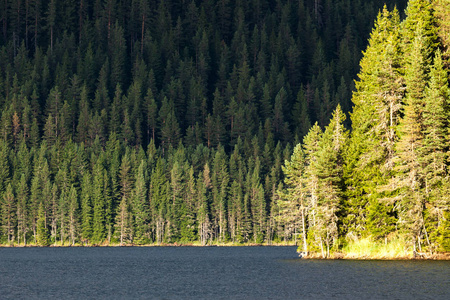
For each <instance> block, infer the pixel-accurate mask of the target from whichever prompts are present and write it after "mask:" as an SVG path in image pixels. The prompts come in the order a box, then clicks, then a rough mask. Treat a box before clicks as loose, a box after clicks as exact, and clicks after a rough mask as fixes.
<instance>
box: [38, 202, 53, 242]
mask: <svg viewBox="0 0 450 300" xmlns="http://www.w3.org/2000/svg"><path fill="white" fill-rule="evenodd" d="M37 215H38V219H37V226H36V227H37V229H36V243H37V245H39V246H48V245H49V244H50V240H49V237H48V228H47V225H46V224H47V222H46V217H45V209H44V204H43V203H42V202H41V203H39V210H38V214H37Z"/></svg>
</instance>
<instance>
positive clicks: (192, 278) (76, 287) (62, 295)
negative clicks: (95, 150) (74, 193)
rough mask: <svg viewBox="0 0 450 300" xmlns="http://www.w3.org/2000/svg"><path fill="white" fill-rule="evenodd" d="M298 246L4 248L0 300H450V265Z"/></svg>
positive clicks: (0, 252) (0, 260)
mask: <svg viewBox="0 0 450 300" xmlns="http://www.w3.org/2000/svg"><path fill="white" fill-rule="evenodd" d="M295 249H296V248H295V247H203V248H200V247H122V248H119V247H116V248H0V299H43V298H45V299H130V298H131V299H332V298H334V299H446V300H447V299H450V261H356V260H355V261H351V260H329V261H327V260H304V259H299V258H298V257H297V254H296V252H295Z"/></svg>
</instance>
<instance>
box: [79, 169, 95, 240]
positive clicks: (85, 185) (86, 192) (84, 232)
mask: <svg viewBox="0 0 450 300" xmlns="http://www.w3.org/2000/svg"><path fill="white" fill-rule="evenodd" d="M91 180H92V177H91V175H90V174H89V172H86V173H85V174H84V175H83V178H82V183H81V232H80V236H81V241H82V242H83V243H84V244H87V243H89V242H90V241H91V239H92V217H93V215H92V204H91V203H92V202H91V197H92V196H91V190H92V187H91V184H92V182H91Z"/></svg>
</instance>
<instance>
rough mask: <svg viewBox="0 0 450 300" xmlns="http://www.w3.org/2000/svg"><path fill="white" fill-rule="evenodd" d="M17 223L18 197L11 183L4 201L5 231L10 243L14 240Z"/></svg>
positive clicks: (3, 220) (3, 219) (4, 195)
mask: <svg viewBox="0 0 450 300" xmlns="http://www.w3.org/2000/svg"><path fill="white" fill-rule="evenodd" d="M16 223H17V215H16V197H15V195H14V192H13V188H12V185H11V183H9V184H8V186H7V187H6V191H5V193H4V194H3V201H2V224H3V232H4V233H5V234H6V237H7V242H8V244H11V243H13V242H14V239H15V237H16V236H15V228H16Z"/></svg>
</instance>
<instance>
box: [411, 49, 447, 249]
mask: <svg viewBox="0 0 450 300" xmlns="http://www.w3.org/2000/svg"><path fill="white" fill-rule="evenodd" d="M424 100H425V107H424V111H423V118H424V122H423V123H424V129H423V134H424V140H423V143H422V147H421V149H419V151H420V153H421V161H420V162H421V165H422V166H423V167H422V169H421V174H422V176H423V180H424V194H425V195H424V196H425V198H426V203H425V207H429V208H428V209H426V215H428V216H429V219H428V222H427V224H425V225H426V226H425V227H424V230H425V234H426V235H428V234H429V235H430V236H431V237H432V239H433V238H434V237H436V236H440V237H441V240H440V241H438V243H439V244H440V245H442V246H443V247H444V249H449V247H448V244H447V243H444V240H445V238H443V237H445V236H448V234H449V227H448V226H445V224H447V223H446V222H447V221H448V214H447V215H446V214H445V212H444V211H445V208H446V207H448V205H450V203H449V201H448V197H447V192H448V166H447V161H448V147H449V136H448V125H449V119H448V116H449V100H450V89H449V85H448V81H447V72H446V71H445V69H444V65H443V61H442V58H441V52H440V51H439V50H437V51H436V56H435V58H434V62H433V65H432V66H431V70H430V81H429V84H428V86H427V87H426V88H425V98H424ZM430 206H431V207H430ZM427 228H428V229H427ZM426 230H428V231H429V233H427V232H426ZM432 242H433V241H432ZM444 245H445V246H444Z"/></svg>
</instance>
